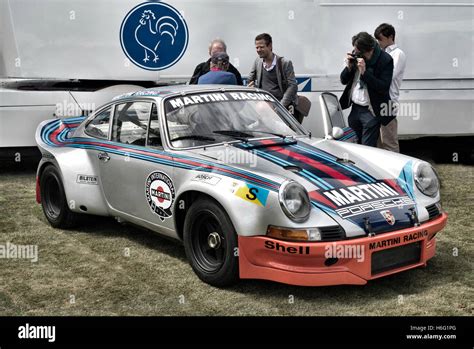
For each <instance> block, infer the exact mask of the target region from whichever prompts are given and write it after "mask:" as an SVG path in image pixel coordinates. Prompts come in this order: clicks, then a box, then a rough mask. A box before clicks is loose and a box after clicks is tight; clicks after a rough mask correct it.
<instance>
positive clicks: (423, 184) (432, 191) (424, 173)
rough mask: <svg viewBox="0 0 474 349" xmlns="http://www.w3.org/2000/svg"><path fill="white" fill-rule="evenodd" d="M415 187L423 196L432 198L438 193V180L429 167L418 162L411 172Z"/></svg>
mask: <svg viewBox="0 0 474 349" xmlns="http://www.w3.org/2000/svg"><path fill="white" fill-rule="evenodd" d="M413 176H414V179H415V184H416V187H417V188H418V189H419V190H420V191H421V192H422V193H423V194H425V195H427V196H431V197H434V196H436V195H437V194H438V191H439V179H438V175H437V174H436V172H435V170H434V169H433V167H431V165H429V164H427V163H425V162H420V163H418V164H417V165H416V166H415V168H414V171H413Z"/></svg>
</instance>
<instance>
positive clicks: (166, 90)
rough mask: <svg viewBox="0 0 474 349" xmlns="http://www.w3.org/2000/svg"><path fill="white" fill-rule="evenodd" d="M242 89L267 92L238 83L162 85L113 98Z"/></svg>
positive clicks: (164, 95)
mask: <svg viewBox="0 0 474 349" xmlns="http://www.w3.org/2000/svg"><path fill="white" fill-rule="evenodd" d="M222 89H226V90H242V91H253V92H265V91H263V90H260V89H256V88H254V87H246V86H238V85H170V86H160V87H152V88H148V89H143V90H138V91H133V92H128V93H125V94H121V95H118V96H116V97H114V98H113V100H114V101H115V100H118V99H122V98H129V97H140V96H148V97H161V98H163V97H166V96H167V95H170V94H175V93H184V94H187V93H193V92H206V91H216V90H222Z"/></svg>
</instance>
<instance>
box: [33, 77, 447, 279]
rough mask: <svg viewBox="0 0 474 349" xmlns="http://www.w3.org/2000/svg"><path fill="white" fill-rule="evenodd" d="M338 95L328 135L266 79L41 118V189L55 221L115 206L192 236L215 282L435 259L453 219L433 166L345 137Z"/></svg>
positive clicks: (188, 244)
mask: <svg viewBox="0 0 474 349" xmlns="http://www.w3.org/2000/svg"><path fill="white" fill-rule="evenodd" d="M331 98H332V97H331V95H330V94H326V96H325V97H324V98H323V99H322V102H323V103H322V104H323V108H325V110H323V115H324V117H325V118H326V120H325V122H324V124H325V133H326V138H325V139H320V138H314V137H312V136H311V134H310V133H308V132H307V131H306V130H305V129H304V128H303V127H302V126H301V125H299V124H298V123H297V122H296V121H295V120H294V119H293V118H292V116H291V115H290V114H289V113H288V112H287V111H286V109H285V108H284V107H283V106H282V105H281V104H280V103H279V102H277V101H276V100H275V99H274V98H273V97H272V96H271V95H270V94H268V93H266V92H265V91H262V90H259V89H253V88H246V87H235V86H216V85H212V86H205V85H197V86H174V87H166V88H157V89H149V90H144V91H138V92H132V93H129V94H126V95H122V96H118V97H116V98H115V99H114V100H113V101H111V102H110V103H108V104H105V105H104V106H102V107H101V108H99V109H97V111H96V112H95V113H94V114H92V115H90V116H88V117H86V118H84V117H74V118H68V119H62V120H60V119H52V120H48V121H44V122H43V123H42V124H40V126H39V127H38V129H37V132H36V141H37V143H38V146H39V148H40V150H41V152H42V154H43V158H42V160H41V162H40V164H39V167H38V172H37V201H38V202H40V203H41V204H42V207H43V211H44V214H45V216H46V218H47V219H48V221H49V222H50V224H51V225H52V226H54V227H57V228H68V227H72V226H73V225H74V224H75V223H76V222H77V221H78V220H80V219H81V216H82V215H83V214H92V215H102V216H113V217H116V218H117V220H119V221H123V222H129V223H131V224H134V225H138V226H141V227H145V228H147V229H150V230H152V231H155V232H158V233H160V234H163V235H166V236H169V237H172V238H175V239H178V240H181V241H183V243H184V247H185V252H186V256H187V257H188V259H189V261H190V264H191V266H192V268H193V270H194V271H195V272H196V274H197V275H198V277H199V278H200V279H201V280H203V281H205V282H207V283H209V284H211V285H215V286H226V285H230V284H232V283H233V282H235V281H237V280H238V279H239V278H244V279H245V278H248V279H267V280H273V281H277V282H282V283H287V284H294V285H305V286H320V285H337V284H358V285H363V284H365V283H367V281H368V280H372V279H376V278H380V277H383V276H386V275H389V274H393V273H398V272H401V271H404V270H407V269H411V268H416V267H420V266H425V265H426V264H427V261H428V260H429V259H430V258H432V257H433V256H434V254H435V248H436V239H435V235H436V234H437V233H438V232H439V231H440V230H441V229H442V228H443V227H444V226H445V224H446V220H447V215H446V213H444V212H443V211H442V209H441V206H440V194H439V181H438V177H437V175H436V173H435V171H434V170H433V168H432V167H431V165H430V164H428V163H426V162H424V161H421V160H418V159H415V158H411V157H407V156H404V155H400V154H395V153H391V152H387V151H384V150H380V149H375V148H370V147H366V146H361V145H358V144H354V143H350V142H345V141H344V140H350V138H352V136H350V133H351V130H350V129H349V130H347V128H346V127H345V125H344V123H343V120H342V119H341V120H339V121H337V120H336V118H335V117H334V115H335V114H334V113H335V112H337V111H338V106H337V105H335V106H334V105H333V106H328V103H331ZM333 99H334V98H333ZM335 100H336V101H337V98H336V99H335ZM336 103H337V102H336ZM335 120H336V123H339V125H336V126H335V125H334V123H335Z"/></svg>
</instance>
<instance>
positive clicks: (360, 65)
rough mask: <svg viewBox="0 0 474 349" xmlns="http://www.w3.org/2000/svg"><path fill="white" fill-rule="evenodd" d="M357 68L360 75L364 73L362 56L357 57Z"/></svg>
mask: <svg viewBox="0 0 474 349" xmlns="http://www.w3.org/2000/svg"><path fill="white" fill-rule="evenodd" d="M357 68H358V69H359V72H360V75H364V73H365V60H364V59H363V58H357Z"/></svg>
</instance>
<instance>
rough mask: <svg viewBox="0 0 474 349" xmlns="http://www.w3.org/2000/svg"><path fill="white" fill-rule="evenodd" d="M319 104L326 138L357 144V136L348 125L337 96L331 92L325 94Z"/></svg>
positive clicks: (320, 98)
mask: <svg viewBox="0 0 474 349" xmlns="http://www.w3.org/2000/svg"><path fill="white" fill-rule="evenodd" d="M319 103H320V105H321V114H322V116H323V125H324V136H325V138H326V139H334V140H337V141H344V142H351V143H357V135H356V133H355V132H354V130H353V129H351V128H350V127H349V126H348V125H347V122H346V120H345V118H344V113H343V112H342V108H341V105H340V104H339V99H338V98H337V96H336V95H335V94H333V93H330V92H323V93H321V96H319Z"/></svg>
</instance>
